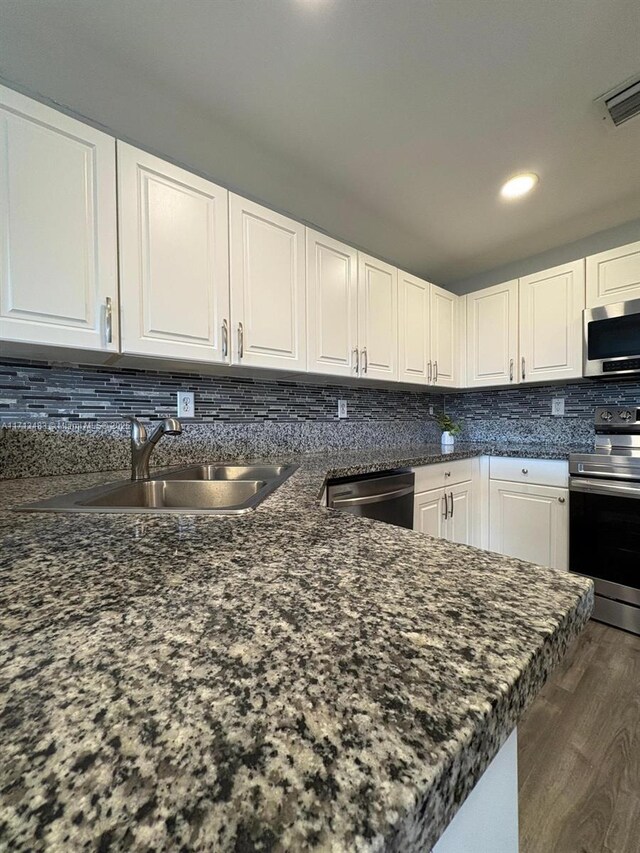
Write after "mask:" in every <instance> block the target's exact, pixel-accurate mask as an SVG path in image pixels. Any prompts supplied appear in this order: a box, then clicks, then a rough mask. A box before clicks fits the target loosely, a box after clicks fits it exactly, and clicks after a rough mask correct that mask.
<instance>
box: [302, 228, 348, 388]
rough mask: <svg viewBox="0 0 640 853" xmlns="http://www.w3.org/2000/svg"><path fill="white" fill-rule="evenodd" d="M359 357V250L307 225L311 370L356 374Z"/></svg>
mask: <svg viewBox="0 0 640 853" xmlns="http://www.w3.org/2000/svg"><path fill="white" fill-rule="evenodd" d="M358 359H359V355H358V253H357V251H356V250H355V249H352V248H351V247H350V246H346V245H345V244H344V243H339V242H338V241H337V240H333V239H332V238H331V237H326V236H325V235H324V234H319V233H318V232H317V231H312V230H311V229H310V228H307V364H308V370H309V371H310V372H311V373H326V374H330V375H333V376H356V375H357V370H358Z"/></svg>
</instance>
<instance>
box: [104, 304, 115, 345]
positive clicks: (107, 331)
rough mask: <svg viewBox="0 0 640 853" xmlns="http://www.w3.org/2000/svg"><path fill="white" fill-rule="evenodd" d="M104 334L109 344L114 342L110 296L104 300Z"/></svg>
mask: <svg viewBox="0 0 640 853" xmlns="http://www.w3.org/2000/svg"><path fill="white" fill-rule="evenodd" d="M104 336H105V338H106V339H107V343H108V344H112V343H113V312H112V309H111V297H110V296H107V298H106V299H105V300H104Z"/></svg>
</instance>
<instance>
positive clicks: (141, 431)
mask: <svg viewBox="0 0 640 853" xmlns="http://www.w3.org/2000/svg"><path fill="white" fill-rule="evenodd" d="M124 420H125V421H130V422H131V440H132V441H146V440H147V431H146V429H145V427H144V424H143V423H142V421H139V420H138V418H136V417H135V416H134V415H124Z"/></svg>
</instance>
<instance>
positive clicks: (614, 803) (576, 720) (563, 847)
mask: <svg viewBox="0 0 640 853" xmlns="http://www.w3.org/2000/svg"><path fill="white" fill-rule="evenodd" d="M518 739H519V754H518V761H519V771H518V772H519V787H520V853H640V637H636V636H634V635H632V634H627V633H625V632H624V631H618V630H616V629H615V628H610V627H608V626H606V625H601V624H599V623H597V622H590V623H589V625H588V626H587V629H586V631H585V632H584V634H583V635H582V636H581V638H580V639H579V640H578V642H577V643H576V645H575V646H574V648H573V649H572V650H571V651H570V653H569V655H568V656H567V658H566V659H565V661H564V662H563V664H562V665H561V667H560V668H559V669H558V670H557V671H556V673H555V674H554V675H553V676H552V678H551V679H550V680H549V682H548V683H547V684H546V686H545V688H544V689H543V691H542V693H541V694H540V695H539V697H538V698H537V699H536V701H535V702H534V704H533V706H532V707H531V709H530V710H529V712H528V713H527V715H526V717H525V718H524V720H523V721H522V722H521V724H520V725H519V726H518Z"/></svg>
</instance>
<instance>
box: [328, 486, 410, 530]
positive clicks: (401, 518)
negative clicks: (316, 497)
mask: <svg viewBox="0 0 640 853" xmlns="http://www.w3.org/2000/svg"><path fill="white" fill-rule="evenodd" d="M414 480H415V477H414V474H413V472H412V471H382V472H380V473H376V474H363V475H361V476H359V477H341V478H340V479H336V480H329V482H328V483H327V506H328V507H331V509H341V510H344V511H345V512H350V513H352V514H353V515H361V516H364V517H365V518H375V519H376V520H377V521H386V522H387V524H396V525H397V526H398V527H408V528H409V530H412V529H413V491H414Z"/></svg>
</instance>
